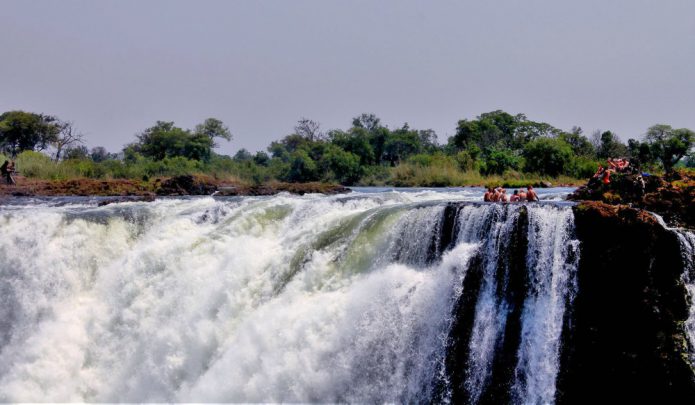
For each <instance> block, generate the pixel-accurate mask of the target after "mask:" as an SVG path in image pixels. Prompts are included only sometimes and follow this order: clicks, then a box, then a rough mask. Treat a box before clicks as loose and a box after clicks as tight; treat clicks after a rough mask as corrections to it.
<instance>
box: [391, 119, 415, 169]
mask: <svg viewBox="0 0 695 405" xmlns="http://www.w3.org/2000/svg"><path fill="white" fill-rule="evenodd" d="M422 150H423V147H422V144H421V140H420V134H419V133H418V131H412V130H410V127H408V124H407V123H406V124H404V125H403V127H402V128H401V129H397V130H395V131H392V132H391V134H390V135H389V137H388V138H387V139H386V142H384V160H387V161H389V162H391V165H396V164H398V163H399V162H400V161H402V160H405V159H407V158H408V156H411V155H414V154H416V153H420V152H422Z"/></svg>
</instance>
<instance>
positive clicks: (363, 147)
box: [328, 127, 378, 166]
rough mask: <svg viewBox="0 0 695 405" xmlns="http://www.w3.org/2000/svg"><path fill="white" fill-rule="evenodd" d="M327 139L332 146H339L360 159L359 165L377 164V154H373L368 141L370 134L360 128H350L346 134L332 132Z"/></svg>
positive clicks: (372, 148)
mask: <svg viewBox="0 0 695 405" xmlns="http://www.w3.org/2000/svg"><path fill="white" fill-rule="evenodd" d="M328 138H329V139H330V142H331V143H332V144H333V145H336V146H339V147H340V148H342V149H343V150H344V151H346V152H350V153H353V154H355V155H356V156H358V157H359V158H360V164H361V165H363V166H367V165H371V164H374V163H377V162H378V161H377V154H376V153H375V152H374V147H373V146H372V143H371V142H370V140H371V139H372V137H371V135H370V133H369V132H368V131H367V130H366V129H364V128H362V127H355V128H351V129H350V131H348V132H343V131H340V130H334V131H331V132H329V134H328Z"/></svg>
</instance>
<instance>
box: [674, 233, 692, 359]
mask: <svg viewBox="0 0 695 405" xmlns="http://www.w3.org/2000/svg"><path fill="white" fill-rule="evenodd" d="M677 235H678V240H679V242H680V244H681V252H682V257H683V263H684V266H683V270H684V271H683V282H684V283H685V287H686V289H687V290H688V295H689V296H690V311H689V315H688V319H687V320H686V321H685V330H686V333H687V335H688V339H689V340H690V342H689V343H690V364H691V365H692V367H693V368H694V369H695V233H692V232H689V231H685V230H678V231H677Z"/></svg>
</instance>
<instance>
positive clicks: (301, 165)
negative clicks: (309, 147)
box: [287, 149, 319, 182]
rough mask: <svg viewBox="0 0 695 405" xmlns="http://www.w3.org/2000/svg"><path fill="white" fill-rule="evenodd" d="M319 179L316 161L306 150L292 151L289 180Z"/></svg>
mask: <svg viewBox="0 0 695 405" xmlns="http://www.w3.org/2000/svg"><path fill="white" fill-rule="evenodd" d="M318 179H319V176H318V170H317V167H316V162H314V160H313V159H312V158H311V157H309V154H308V153H307V152H306V151H304V150H301V149H300V150H297V151H294V152H292V154H291V156H290V170H289V172H288V173H287V180H289V181H292V182H306V181H316V180H318Z"/></svg>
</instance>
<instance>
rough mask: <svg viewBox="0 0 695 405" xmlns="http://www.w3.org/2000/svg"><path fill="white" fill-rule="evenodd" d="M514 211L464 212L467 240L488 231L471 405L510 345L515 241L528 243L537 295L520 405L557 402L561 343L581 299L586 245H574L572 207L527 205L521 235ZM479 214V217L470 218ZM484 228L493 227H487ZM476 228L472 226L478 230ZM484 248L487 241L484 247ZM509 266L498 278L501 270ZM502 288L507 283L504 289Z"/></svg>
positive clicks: (469, 384)
mask: <svg viewBox="0 0 695 405" xmlns="http://www.w3.org/2000/svg"><path fill="white" fill-rule="evenodd" d="M515 208H516V207H515V206H513V205H510V206H501V205H488V206H486V207H484V209H482V210H481V209H478V210H474V209H473V208H472V207H466V208H464V210H463V212H462V215H461V217H460V218H461V221H462V224H461V227H462V232H461V235H460V237H462V238H463V240H466V241H468V242H471V241H474V240H479V238H481V236H483V235H481V234H480V233H471V232H470V230H471V229H476V230H481V229H485V230H486V231H487V232H486V235H485V236H484V237H485V240H486V242H485V243H484V245H483V246H484V274H483V281H482V286H481V291H480V294H479V295H478V301H477V304H476V313H475V320H474V324H473V331H472V336H471V341H470V348H469V349H470V352H469V359H468V361H469V369H468V370H467V374H468V377H467V380H466V388H467V390H468V392H469V393H470V399H471V402H473V403H476V402H478V400H479V399H480V397H481V395H482V394H483V392H484V390H485V389H486V388H487V384H488V383H489V379H490V374H491V372H492V363H493V361H494V359H495V355H496V351H497V350H498V348H499V347H500V346H501V344H502V342H503V341H504V339H505V336H504V330H505V326H506V323H507V318H508V315H509V303H507V302H506V301H505V299H504V291H505V290H506V288H507V286H506V285H504V282H505V280H506V279H507V278H508V271H509V270H508V268H506V266H507V265H508V263H507V260H506V256H505V255H506V254H507V251H508V248H509V243H510V242H511V241H512V239H514V238H524V237H525V238H527V241H528V251H527V264H526V267H527V271H528V272H529V278H530V286H531V290H530V291H528V293H527V294H528V297H527V298H526V300H525V303H524V308H523V312H522V318H521V321H522V326H521V328H522V329H521V342H520V345H519V349H518V352H517V358H518V364H517V366H516V371H515V376H516V378H515V382H514V386H513V392H512V397H513V399H514V401H515V402H516V403H526V404H538V403H553V402H554V398H555V382H556V379H557V373H558V371H559V350H560V337H561V333H562V328H563V317H564V313H565V309H566V305H567V304H568V302H569V301H571V298H572V297H573V296H574V294H575V293H576V270H577V266H578V262H579V242H578V240H576V239H573V232H574V216H573V214H572V211H571V210H570V209H567V208H564V209H562V208H557V207H553V206H535V205H530V206H528V234H527V235H516V234H514V233H513V232H514V230H515V229H516V228H515V227H514V225H515V223H516V221H517V220H518V217H519V213H518V211H517V210H515ZM471 214H472V215H471ZM482 224H489V225H490V228H489V229H486V228H485V227H484V226H483V225H482ZM471 225H472V226H471ZM479 243H480V242H479ZM499 266H504V267H505V268H504V276H503V277H502V279H499V273H498V268H499ZM499 283H503V284H502V285H501V286H500V285H498V284H499Z"/></svg>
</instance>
